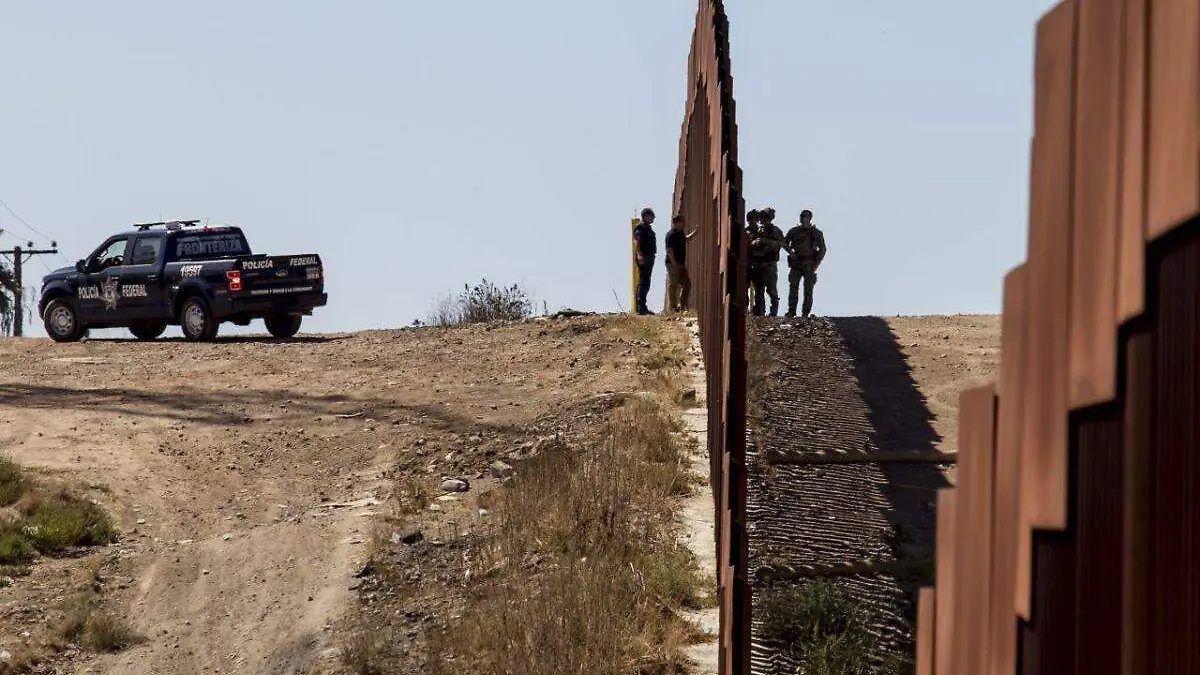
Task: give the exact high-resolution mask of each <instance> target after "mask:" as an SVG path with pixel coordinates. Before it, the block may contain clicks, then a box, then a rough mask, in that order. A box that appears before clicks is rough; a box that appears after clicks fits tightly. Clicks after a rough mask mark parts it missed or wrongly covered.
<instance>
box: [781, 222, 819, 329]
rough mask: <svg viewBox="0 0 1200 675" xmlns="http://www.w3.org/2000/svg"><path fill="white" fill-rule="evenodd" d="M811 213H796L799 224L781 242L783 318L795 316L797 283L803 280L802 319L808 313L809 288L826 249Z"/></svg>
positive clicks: (813, 284)
mask: <svg viewBox="0 0 1200 675" xmlns="http://www.w3.org/2000/svg"><path fill="white" fill-rule="evenodd" d="M812 215H813V214H812V211H809V210H808V209H804V210H803V211H801V212H800V224H799V225H797V226H795V227H793V228H792V229H790V230H788V233H787V236H786V237H785V238H784V248H785V249H787V252H788V268H789V269H788V312H787V316H789V317H794V316H796V301H797V297H796V296H797V295H799V290H800V280H801V279H803V280H804V307H803V312H804V316H805V317H807V316H808V315H809V314H810V313H812V304H813V287H815V286H816V285H817V268H818V267H820V266H821V261H822V260H824V259H825V253H826V252H827V251H828V250H829V248H828V247H827V246H826V245H825V235H824V234H823V233H822V232H821V230H819V229H817V227H816V226H815V225H813V223H812Z"/></svg>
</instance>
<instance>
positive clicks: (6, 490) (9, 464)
mask: <svg viewBox="0 0 1200 675" xmlns="http://www.w3.org/2000/svg"><path fill="white" fill-rule="evenodd" d="M28 487H29V481H28V480H27V479H26V478H25V474H24V473H23V472H22V471H21V467H19V466H17V463H16V462H14V461H12V460H11V459H8V458H7V457H0V507H4V506H12V505H13V504H16V503H17V501H18V500H20V499H21V497H22V496H23V495H24V494H25V490H26V489H28Z"/></svg>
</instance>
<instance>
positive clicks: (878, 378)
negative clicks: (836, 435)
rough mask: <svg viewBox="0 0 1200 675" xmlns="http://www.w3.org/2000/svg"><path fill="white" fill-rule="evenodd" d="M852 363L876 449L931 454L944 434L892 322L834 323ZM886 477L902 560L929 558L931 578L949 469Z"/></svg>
mask: <svg viewBox="0 0 1200 675" xmlns="http://www.w3.org/2000/svg"><path fill="white" fill-rule="evenodd" d="M831 321H832V323H833V324H834V326H835V327H836V328H837V331H838V333H839V334H840V335H841V338H842V342H843V344H844V346H845V349H846V354H847V355H849V357H850V358H851V360H852V361H853V367H854V375H855V377H856V378H857V379H858V385H859V387H860V389H861V391H862V397H863V401H864V403H866V405H867V408H868V416H869V418H870V422H871V426H872V427H873V429H874V431H873V433H872V437H871V439H870V441H871V445H872V446H873V449H875V450H879V451H883V452H889V453H905V454H909V453H911V454H913V455H916V456H921V455H931V454H933V453H934V452H935V450H936V445H937V443H938V442H939V441H941V440H942V439H941V436H939V435H938V433H937V432H936V431H935V430H934V428H933V413H932V412H930V410H929V407H928V406H927V405H926V400H925V397H924V395H923V394H922V393H921V390H920V389H919V387H918V386H917V382H916V380H915V379H914V378H913V374H912V366H911V364H909V362H908V358H907V357H906V356H905V354H904V351H903V350H902V349H901V347H900V341H899V339H898V338H897V336H896V334H895V333H894V332H892V329H891V326H889V325H888V323H887V321H886V320H884V319H882V318H880V317H845V318H836V319H831ZM879 471H880V473H882V474H883V476H884V477H885V480H886V483H885V485H884V486H883V492H884V496H885V497H886V499H887V500H888V502H889V504H890V505H891V508H892V510H891V511H890V512H889V513H887V514H886V516H887V519H888V521H889V522H890V523H891V525H892V527H893V530H894V533H895V542H894V543H893V546H894V548H895V549H896V552H897V554H898V557H900V558H902V559H909V560H921V559H922V558H927V559H929V560H930V562H929V564H928V565H922V566H920V568H921V572H920V573H919V574H918V575H917V576H918V577H920V576H923V575H927V574H928V575H931V574H932V570H933V565H932V556H933V554H934V551H935V547H934V545H935V541H934V535H935V533H936V531H937V527H936V512H935V510H934V506H933V505H934V503H935V502H936V497H937V491H938V490H939V489H941V488H944V487H949V485H950V483H949V481H948V480H947V479H946V476H945V473H944V467H943V466H940V465H936V464H929V463H903V462H885V463H880V464H879ZM903 581H906V582H909V583H906V588H905V590H912V591H913V592H914V593H915V590H916V587H917V586H918V585H920V582H930V581H931V579H930V578H929V577H926V578H924V579H920V578H916V579H911V580H908V579H906V580H903Z"/></svg>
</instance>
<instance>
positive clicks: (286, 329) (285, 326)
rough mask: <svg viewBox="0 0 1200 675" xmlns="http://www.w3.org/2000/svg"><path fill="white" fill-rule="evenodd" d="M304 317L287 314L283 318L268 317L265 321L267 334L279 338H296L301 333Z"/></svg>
mask: <svg viewBox="0 0 1200 675" xmlns="http://www.w3.org/2000/svg"><path fill="white" fill-rule="evenodd" d="M302 320H303V317H300V316H292V315H290V314H285V315H283V316H268V317H267V318H265V319H263V323H265V324H267V332H268V333H270V334H271V335H273V336H274V337H277V338H290V337H294V336H295V335H296V333H299V332H300V322H301V321H302Z"/></svg>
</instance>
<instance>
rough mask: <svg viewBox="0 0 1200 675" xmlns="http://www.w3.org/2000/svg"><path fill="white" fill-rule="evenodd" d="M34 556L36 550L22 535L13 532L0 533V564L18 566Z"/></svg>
mask: <svg viewBox="0 0 1200 675" xmlns="http://www.w3.org/2000/svg"><path fill="white" fill-rule="evenodd" d="M36 555H37V551H36V549H34V547H33V544H32V543H30V541H29V539H28V538H26V537H25V535H24V534H22V533H20V532H18V531H14V530H9V531H7V532H0V564H3V565H20V564H22V563H27V562H30V561H31V560H33V559H34V557H35V556H36Z"/></svg>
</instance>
